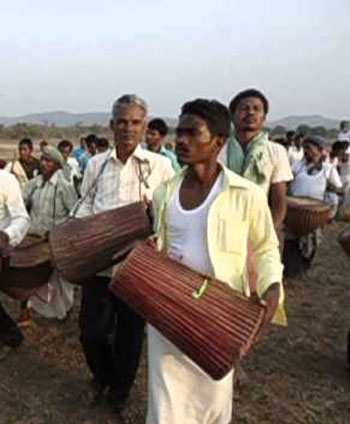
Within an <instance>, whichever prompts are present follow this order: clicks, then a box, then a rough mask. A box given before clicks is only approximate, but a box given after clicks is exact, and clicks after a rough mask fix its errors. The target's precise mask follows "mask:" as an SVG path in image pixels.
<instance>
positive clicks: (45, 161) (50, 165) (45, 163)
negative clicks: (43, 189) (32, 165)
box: [40, 153, 61, 182]
mask: <svg viewBox="0 0 350 424" xmlns="http://www.w3.org/2000/svg"><path fill="white" fill-rule="evenodd" d="M59 169H61V165H60V164H59V163H57V162H55V161H53V160H52V159H51V158H50V156H48V155H45V153H44V154H43V155H42V157H41V159H40V170H41V175H42V176H43V179H44V181H45V182H46V181H49V179H50V178H51V177H52V176H53V174H54V173H55V172H56V171H58V170H59Z"/></svg>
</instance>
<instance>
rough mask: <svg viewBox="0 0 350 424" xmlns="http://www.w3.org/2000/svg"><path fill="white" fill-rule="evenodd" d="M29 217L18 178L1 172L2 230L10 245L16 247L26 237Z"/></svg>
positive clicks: (0, 224)
mask: <svg viewBox="0 0 350 424" xmlns="http://www.w3.org/2000/svg"><path fill="white" fill-rule="evenodd" d="M28 228H29V216H28V214H27V211H26V208H25V206H24V202H23V199H22V195H21V189H20V186H19V183H18V181H17V180H16V177H15V176H14V175H12V174H9V173H8V172H7V171H5V170H3V169H1V170H0V230H2V231H5V232H6V233H7V235H8V236H9V239H10V245H11V246H16V245H17V244H19V243H20V242H21V241H22V239H23V238H24V236H25V235H26V233H27V231H28Z"/></svg>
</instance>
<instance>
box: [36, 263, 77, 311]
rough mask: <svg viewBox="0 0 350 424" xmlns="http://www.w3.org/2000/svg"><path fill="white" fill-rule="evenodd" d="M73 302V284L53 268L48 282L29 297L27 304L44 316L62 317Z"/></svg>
mask: <svg viewBox="0 0 350 424" xmlns="http://www.w3.org/2000/svg"><path fill="white" fill-rule="evenodd" d="M73 303H74V286H73V285H72V284H70V283H69V282H68V281H66V280H65V279H64V278H62V277H61V276H60V275H59V274H58V272H57V270H54V271H53V272H52V274H51V276H50V278H49V281H48V283H47V284H45V285H44V286H42V287H40V289H39V290H38V291H37V293H36V294H35V295H34V296H32V297H31V298H30V300H29V304H28V306H30V307H31V308H33V309H34V310H35V311H36V312H38V313H39V314H40V315H43V316H44V317H46V318H58V319H64V318H65V317H66V316H67V313H68V312H69V311H70V309H71V308H72V307H73Z"/></svg>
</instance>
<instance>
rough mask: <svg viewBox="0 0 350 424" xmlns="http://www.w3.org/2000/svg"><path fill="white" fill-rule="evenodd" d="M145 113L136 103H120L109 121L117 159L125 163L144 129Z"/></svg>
mask: <svg viewBox="0 0 350 424" xmlns="http://www.w3.org/2000/svg"><path fill="white" fill-rule="evenodd" d="M146 125H147V124H146V113H145V111H144V110H143V109H142V108H141V107H140V106H138V105H136V104H126V105H120V106H119V107H118V108H117V111H116V113H115V116H114V117H113V119H112V120H111V121H110V127H111V130H112V131H113V135H114V143H115V148H116V152H117V157H118V159H119V160H120V161H121V162H123V163H126V161H127V160H128V159H129V157H130V156H131V155H132V153H133V152H134V150H135V149H136V147H137V146H138V145H139V143H140V142H141V140H142V137H143V135H144V133H145V131H146Z"/></svg>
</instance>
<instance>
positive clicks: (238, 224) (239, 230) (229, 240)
mask: <svg viewBox="0 0 350 424" xmlns="http://www.w3.org/2000/svg"><path fill="white" fill-rule="evenodd" d="M247 235H248V226H247V222H246V221H245V220H242V216H241V215H240V214H234V213H232V214H229V213H227V214H222V215H220V216H219V221H218V241H219V246H220V250H222V251H224V252H227V253H235V254H236V255H243V254H245V252H246V250H247V244H248V238H247Z"/></svg>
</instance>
